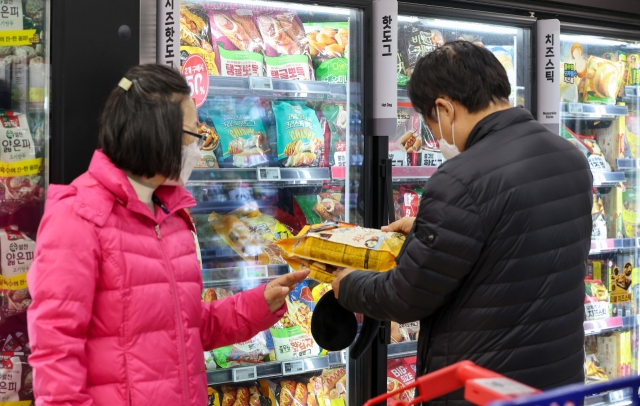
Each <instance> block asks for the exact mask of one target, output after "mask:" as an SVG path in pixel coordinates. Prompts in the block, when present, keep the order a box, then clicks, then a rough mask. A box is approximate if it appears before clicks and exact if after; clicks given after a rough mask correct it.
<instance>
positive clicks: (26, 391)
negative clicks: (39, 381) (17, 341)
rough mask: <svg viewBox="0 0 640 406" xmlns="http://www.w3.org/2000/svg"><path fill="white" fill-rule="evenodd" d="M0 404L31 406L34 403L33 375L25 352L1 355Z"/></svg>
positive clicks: (3, 353)
mask: <svg viewBox="0 0 640 406" xmlns="http://www.w3.org/2000/svg"><path fill="white" fill-rule="evenodd" d="M0 389H2V390H0V404H3V405H23V404H24V405H30V404H32V403H31V402H33V401H34V396H33V374H32V370H31V366H29V364H28V362H27V356H26V354H24V353H23V352H2V353H0Z"/></svg>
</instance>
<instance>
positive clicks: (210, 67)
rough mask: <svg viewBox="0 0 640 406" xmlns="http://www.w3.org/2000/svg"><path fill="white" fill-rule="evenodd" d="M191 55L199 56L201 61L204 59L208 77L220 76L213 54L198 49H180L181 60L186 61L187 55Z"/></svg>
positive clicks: (183, 47)
mask: <svg viewBox="0 0 640 406" xmlns="http://www.w3.org/2000/svg"><path fill="white" fill-rule="evenodd" d="M193 54H196V55H200V56H201V57H202V59H204V63H205V64H206V65H207V72H208V73H209V76H220V72H218V67H217V66H216V54H215V53H213V51H209V52H208V51H205V50H204V49H202V48H198V47H188V46H181V47H180V56H181V57H182V58H183V59H187V57H188V56H189V55H193Z"/></svg>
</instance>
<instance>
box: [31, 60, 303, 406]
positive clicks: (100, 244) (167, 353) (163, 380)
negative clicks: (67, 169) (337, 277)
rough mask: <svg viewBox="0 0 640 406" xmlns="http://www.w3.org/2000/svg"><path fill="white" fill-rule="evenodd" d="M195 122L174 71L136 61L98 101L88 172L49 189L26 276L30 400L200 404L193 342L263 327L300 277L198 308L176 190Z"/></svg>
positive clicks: (195, 270)
mask: <svg viewBox="0 0 640 406" xmlns="http://www.w3.org/2000/svg"><path fill="white" fill-rule="evenodd" d="M197 124H198V122H197V113H196V109H195V106H194V104H193V102H192V100H191V99H190V98H189V87H188V86H187V84H186V83H185V81H184V79H182V77H181V76H180V74H179V73H178V72H177V71H174V70H172V69H170V68H167V67H163V66H159V65H145V66H139V67H135V68H133V69H131V70H130V71H129V72H128V73H127V75H126V76H125V79H123V80H122V81H121V82H120V85H119V87H118V88H116V89H115V90H114V91H113V92H112V94H111V96H110V97H109V100H108V101H107V105H106V107H105V111H104V113H103V116H102V126H101V131H100V143H101V146H102V150H98V151H96V152H95V154H94V156H93V159H92V161H91V164H90V166H89V170H88V172H86V173H85V174H83V175H82V176H80V177H79V178H78V179H76V180H75V181H74V182H73V183H72V184H71V185H69V186H52V187H51V188H50V190H49V194H48V201H47V205H46V209H45V214H44V217H43V219H42V223H41V226H40V229H39V232H38V239H37V248H36V258H35V262H34V264H33V266H32V268H31V270H30V271H29V275H28V283H29V289H30V292H31V295H32V297H33V303H32V305H31V307H30V309H29V312H28V319H29V334H30V338H31V347H32V355H31V357H30V358H29V362H30V364H31V365H32V366H33V370H34V392H35V395H36V404H37V405H38V406H54V405H65V406H67V405H68V406H71V405H74V406H75V405H83V406H89V405H105V406H107V405H108V406H119V405H124V406H139V405H170V406H193V405H195V406H205V405H206V403H207V389H206V388H207V378H206V375H205V365H204V356H203V351H204V350H211V349H213V348H216V347H221V346H225V345H230V344H233V343H236V342H240V341H245V340H248V339H249V338H251V337H252V336H254V335H255V334H257V333H258V332H260V331H262V330H265V329H267V328H269V327H270V326H271V325H273V323H275V322H276V321H277V320H278V319H279V318H280V317H281V316H282V315H283V313H284V311H285V304H284V299H285V296H286V295H287V293H288V292H289V291H290V289H291V288H293V286H295V284H296V283H297V282H299V281H300V280H302V279H303V278H304V277H306V273H295V274H288V275H286V276H283V277H280V278H278V279H276V280H274V281H272V282H270V283H269V284H267V285H266V286H260V287H257V288H255V289H252V290H248V291H245V292H243V293H241V294H237V295H235V296H233V297H230V298H227V299H222V300H219V301H216V302H214V303H202V301H201V294H202V288H203V285H202V277H201V274H200V265H199V263H198V259H197V256H196V247H195V243H194V239H193V234H192V232H194V231H195V230H194V229H193V224H192V222H191V220H190V218H189V215H188V213H187V212H186V209H187V208H188V207H191V206H194V205H195V201H194V199H193V197H191V195H190V194H189V193H188V192H187V191H186V190H185V189H184V188H183V187H181V186H180V184H184V181H185V180H186V179H188V178H189V175H190V173H191V170H192V169H193V166H194V165H195V163H196V162H197V161H198V159H199V149H198V146H199V145H202V144H201V142H202V141H200V139H199V138H198V137H199V136H198V134H197V133H196V131H197ZM176 185H177V186H176Z"/></svg>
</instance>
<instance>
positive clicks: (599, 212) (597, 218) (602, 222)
mask: <svg viewBox="0 0 640 406" xmlns="http://www.w3.org/2000/svg"><path fill="white" fill-rule="evenodd" d="M591 219H592V229H591V239H592V240H606V239H607V220H606V214H605V211H604V203H602V196H600V191H599V190H598V189H596V188H594V189H593V205H592V207H591Z"/></svg>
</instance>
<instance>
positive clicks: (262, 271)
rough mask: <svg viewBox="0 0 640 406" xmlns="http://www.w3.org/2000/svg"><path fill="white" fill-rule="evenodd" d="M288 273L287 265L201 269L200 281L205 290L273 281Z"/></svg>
mask: <svg viewBox="0 0 640 406" xmlns="http://www.w3.org/2000/svg"><path fill="white" fill-rule="evenodd" d="M289 272H290V270H289V266H288V265H256V266H242V267H233V268H220V269H203V270H202V280H203V281H204V282H203V283H204V287H205V288H213V287H220V286H229V285H233V284H238V283H242V284H247V283H248V282H250V281H255V282H256V283H259V282H261V281H265V280H269V279H275V278H277V277H279V276H282V275H286V274H288V273H289Z"/></svg>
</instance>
